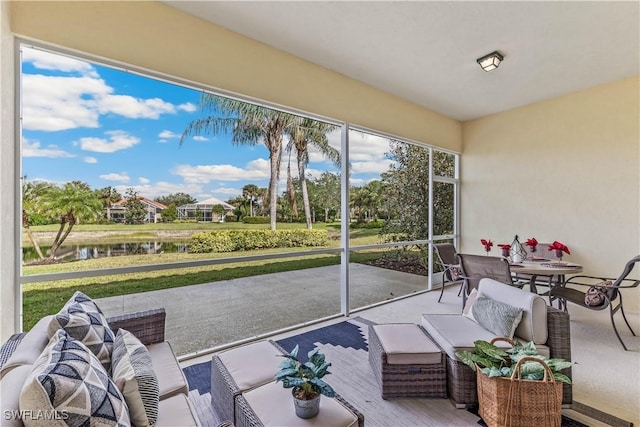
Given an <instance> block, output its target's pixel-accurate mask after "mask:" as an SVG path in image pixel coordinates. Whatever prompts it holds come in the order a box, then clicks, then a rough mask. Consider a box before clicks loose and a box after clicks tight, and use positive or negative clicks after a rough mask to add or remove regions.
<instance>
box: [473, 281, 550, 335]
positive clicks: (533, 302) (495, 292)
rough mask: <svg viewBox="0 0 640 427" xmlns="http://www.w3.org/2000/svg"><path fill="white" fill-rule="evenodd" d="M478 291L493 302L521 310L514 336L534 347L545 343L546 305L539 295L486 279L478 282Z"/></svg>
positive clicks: (546, 332)
mask: <svg viewBox="0 0 640 427" xmlns="http://www.w3.org/2000/svg"><path fill="white" fill-rule="evenodd" d="M478 291H479V292H480V295H484V296H486V297H487V298H490V299H492V300H494V301H500V302H503V303H505V304H509V305H511V306H513V307H517V308H521V309H522V310H523V311H522V320H521V321H520V324H519V325H518V327H517V328H516V333H515V336H517V337H520V338H521V339H523V340H525V341H533V342H534V344H536V345H539V344H545V343H546V342H547V335H548V331H547V303H546V302H545V300H544V298H542V297H541V296H540V295H537V294H534V293H531V292H528V291H525V290H522V289H518V288H515V287H513V286H510V285H506V284H504V283H500V282H498V281H496V280H493V279H488V278H484V279H482V280H480V285H479V289H478Z"/></svg>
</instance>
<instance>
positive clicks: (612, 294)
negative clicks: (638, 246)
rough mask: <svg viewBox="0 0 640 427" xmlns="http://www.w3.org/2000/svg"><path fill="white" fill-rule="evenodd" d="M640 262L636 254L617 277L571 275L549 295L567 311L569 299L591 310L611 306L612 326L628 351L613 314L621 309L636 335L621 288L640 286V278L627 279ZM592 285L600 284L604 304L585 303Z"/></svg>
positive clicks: (599, 309)
mask: <svg viewBox="0 0 640 427" xmlns="http://www.w3.org/2000/svg"><path fill="white" fill-rule="evenodd" d="M638 262H640V255H638V256H636V257H635V258H633V259H631V260H630V261H629V262H627V264H626V265H625V267H624V269H623V270H622V274H620V276H619V277H618V278H617V279H615V278H613V279H608V278H605V277H594V276H583V275H580V276H573V277H570V278H569V279H568V280H567V281H565V282H564V283H562V284H561V285H559V286H555V287H554V288H553V289H552V290H551V292H550V295H549V300H550V301H551V302H553V301H554V300H556V299H557V300H558V302H559V306H560V308H562V309H564V311H567V301H568V302H572V303H574V304H577V305H579V306H581V307H584V308H588V309H589V310H596V311H602V310H605V309H606V308H607V307H609V317H610V318H611V326H613V331H614V332H615V333H616V336H617V337H618V340H619V341H620V344H622V347H623V348H624V349H625V351H626V350H628V349H627V346H626V345H625V344H624V341H622V338H621V337H620V334H619V333H618V328H616V322H615V319H614V317H613V316H614V315H615V314H616V313H617V312H618V311H620V313H622V318H623V319H624V322H625V323H626V324H627V327H628V328H629V330H630V331H631V335H633V336H634V337H635V336H636V333H635V332H634V331H633V329H632V328H631V325H630V324H629V321H628V320H627V316H625V314H624V308H623V306H622V293H621V292H620V289H625V288H627V289H628V288H636V287H638V285H640V280H635V279H627V276H629V274H630V273H631V270H633V268H634V266H635V265H636V263H638ZM607 281H609V282H607ZM568 285H576V286H579V287H581V288H582V289H584V291H580V290H578V289H574V288H572V287H570V286H568ZM592 286H598V287H600V289H602V291H603V292H601V294H602V297H603V298H602V299H603V301H602V304H600V305H596V306H593V305H588V304H586V303H585V296H586V295H587V290H588V289H589V288H591V287H592Z"/></svg>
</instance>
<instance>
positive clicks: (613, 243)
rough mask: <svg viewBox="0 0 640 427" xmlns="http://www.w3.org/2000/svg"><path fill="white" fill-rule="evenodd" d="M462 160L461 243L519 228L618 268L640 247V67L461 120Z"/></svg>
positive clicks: (634, 294)
mask: <svg viewBox="0 0 640 427" xmlns="http://www.w3.org/2000/svg"><path fill="white" fill-rule="evenodd" d="M461 169H462V176H461V182H462V185H461V188H462V193H461V194H462V202H461V205H462V218H461V233H462V236H463V238H462V247H461V250H462V251H464V252H474V253H482V248H481V245H480V239H481V238H487V239H492V240H493V241H494V242H495V243H511V241H512V239H513V236H514V234H516V233H517V234H518V235H519V236H520V237H521V238H522V239H524V240H526V239H527V238H529V237H532V236H534V237H536V238H537V239H538V241H541V242H550V241H553V240H559V241H561V242H563V243H565V244H566V245H567V246H569V248H570V250H571V256H569V257H568V258H567V259H568V260H570V261H575V262H578V263H581V264H584V265H585V272H586V273H591V274H598V275H608V276H612V277H615V276H617V275H618V274H619V273H620V272H621V270H622V267H623V266H624V263H625V262H626V261H628V260H629V259H631V258H632V257H633V256H635V255H638V254H640V76H638V77H634V78H630V79H625V80H622V81H618V82H614V83H611V84H607V85H603V86H599V87H596V88H593V89H589V90H585V91H581V92H577V93H573V94H569V95H566V96H563V97H560V98H556V99H552V100H549V101H545V102H540V103H536V104H533V105H529V106H526V107H522V108H518V109H515V110H511V111H507V112H504V113H501V114H496V115H492V116H489V117H485V118H482V119H478V120H474V121H470V122H466V123H464V124H463V152H462V168H461ZM494 251H495V252H494V253H495V254H498V249H497V248H496V249H494ZM545 251H546V248H545ZM638 276H639V274H638V272H637V271H636V277H638ZM639 294H640V293H639V292H638V289H634V290H633V291H629V297H628V298H627V300H626V301H625V306H626V305H627V304H629V309H631V311H635V312H637V311H639V307H640V295H639Z"/></svg>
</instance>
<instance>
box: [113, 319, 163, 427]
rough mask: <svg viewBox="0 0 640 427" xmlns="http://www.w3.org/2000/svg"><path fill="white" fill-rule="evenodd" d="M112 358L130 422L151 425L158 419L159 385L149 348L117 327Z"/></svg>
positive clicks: (117, 383) (138, 426)
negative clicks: (127, 408) (127, 407)
mask: <svg viewBox="0 0 640 427" xmlns="http://www.w3.org/2000/svg"><path fill="white" fill-rule="evenodd" d="M111 360H112V361H111V372H112V378H113V382H114V383H115V384H116V386H117V387H118V388H119V389H120V391H121V392H122V394H123V395H124V399H125V401H126V402H127V406H129V416H130V417H131V424H132V425H134V426H137V427H141V426H153V425H154V424H155V423H156V421H157V419H158V404H159V399H160V389H159V387H158V377H157V376H156V373H155V372H154V370H153V366H152V365H151V355H150V353H149V350H147V348H146V347H145V346H144V344H142V343H141V342H140V340H138V338H136V336H135V335H133V334H132V333H131V332H129V331H126V330H124V329H119V330H118V333H117V334H116V338H115V340H114V343H113V354H112V358H111Z"/></svg>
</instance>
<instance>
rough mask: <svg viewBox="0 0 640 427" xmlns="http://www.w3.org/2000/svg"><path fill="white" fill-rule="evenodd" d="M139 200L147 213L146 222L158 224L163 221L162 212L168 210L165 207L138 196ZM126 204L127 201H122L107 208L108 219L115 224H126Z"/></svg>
mask: <svg viewBox="0 0 640 427" xmlns="http://www.w3.org/2000/svg"><path fill="white" fill-rule="evenodd" d="M138 200H140V201H141V202H142V205H143V206H144V210H145V212H146V215H145V218H144V222H147V223H156V222H159V221H161V220H162V211H163V210H165V209H167V207H166V206H165V205H163V204H162V203H158V202H156V201H153V200H151V199H147V198H146V197H142V196H138ZM126 203H127V200H126V199H122V200H120V201H118V202H116V203H114V204H113V205H111V206H107V208H106V211H107V219H108V220H110V221H113V222H125V213H126V212H127V206H126Z"/></svg>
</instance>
